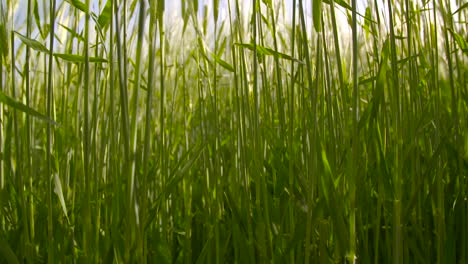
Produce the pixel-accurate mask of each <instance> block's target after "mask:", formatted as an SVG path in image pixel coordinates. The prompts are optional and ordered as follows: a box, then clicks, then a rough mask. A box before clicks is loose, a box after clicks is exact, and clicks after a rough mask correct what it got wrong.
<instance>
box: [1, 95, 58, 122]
mask: <svg viewBox="0 0 468 264" xmlns="http://www.w3.org/2000/svg"><path fill="white" fill-rule="evenodd" d="M0 102H1V103H4V104H6V105H8V106H10V107H12V108H14V109H16V110H19V111H21V112H24V113H27V114H29V115H31V116H34V117H37V118H39V119H41V120H44V121H46V122H49V123H52V124H54V125H58V124H57V123H56V122H55V121H53V120H51V119H49V118H48V117H47V116H45V115H43V114H41V113H39V112H38V111H36V110H34V109H32V108H31V107H28V106H26V105H24V104H23V103H21V102H18V101H16V100H15V99H13V98H11V97H9V96H8V95H6V94H5V93H4V92H3V91H1V90H0Z"/></svg>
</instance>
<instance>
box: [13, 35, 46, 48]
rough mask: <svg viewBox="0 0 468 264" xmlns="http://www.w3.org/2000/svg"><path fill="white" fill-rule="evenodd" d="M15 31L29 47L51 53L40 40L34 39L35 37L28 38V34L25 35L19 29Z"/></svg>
mask: <svg viewBox="0 0 468 264" xmlns="http://www.w3.org/2000/svg"><path fill="white" fill-rule="evenodd" d="M15 33H16V35H18V37H19V38H20V39H21V41H22V42H23V43H24V44H26V46H28V47H30V48H32V49H35V50H37V51H41V52H45V53H49V50H48V49H47V48H46V47H45V46H44V45H43V44H42V43H40V42H39V41H37V40H34V39H30V38H28V37H26V36H23V35H21V34H20V33H19V32H17V31H15Z"/></svg>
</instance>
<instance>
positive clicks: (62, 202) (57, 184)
mask: <svg viewBox="0 0 468 264" xmlns="http://www.w3.org/2000/svg"><path fill="white" fill-rule="evenodd" d="M54 182H55V188H54V192H55V194H57V196H58V198H59V201H60V205H61V206H62V210H63V213H64V214H65V217H66V218H67V220H68V221H69V219H68V214H67V205H66V204H65V199H64V198H63V191H62V182H61V181H60V177H59V176H58V173H54Z"/></svg>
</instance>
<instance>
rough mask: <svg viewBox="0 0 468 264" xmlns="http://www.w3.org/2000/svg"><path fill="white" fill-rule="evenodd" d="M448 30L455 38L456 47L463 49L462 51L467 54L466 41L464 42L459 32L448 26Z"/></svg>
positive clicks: (467, 46)
mask: <svg viewBox="0 0 468 264" xmlns="http://www.w3.org/2000/svg"><path fill="white" fill-rule="evenodd" d="M448 30H449V32H450V34H451V35H452V37H453V38H454V39H455V42H457V44H458V47H459V48H460V49H461V50H462V51H463V53H465V54H466V55H468V43H467V42H466V40H465V39H464V38H463V37H462V36H461V35H460V34H458V33H457V32H455V31H453V30H452V29H451V28H449V29H448Z"/></svg>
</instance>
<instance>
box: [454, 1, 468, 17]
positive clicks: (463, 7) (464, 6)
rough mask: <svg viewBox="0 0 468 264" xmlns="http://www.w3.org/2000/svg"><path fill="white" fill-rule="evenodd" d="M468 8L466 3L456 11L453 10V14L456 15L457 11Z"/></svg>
mask: <svg viewBox="0 0 468 264" xmlns="http://www.w3.org/2000/svg"><path fill="white" fill-rule="evenodd" d="M465 8H468V3H464V4H463V5H462V6H460V8H458V9H457V10H456V11H455V12H453V14H452V15H455V14H456V13H458V12H460V11H462V10H463V9H465Z"/></svg>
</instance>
